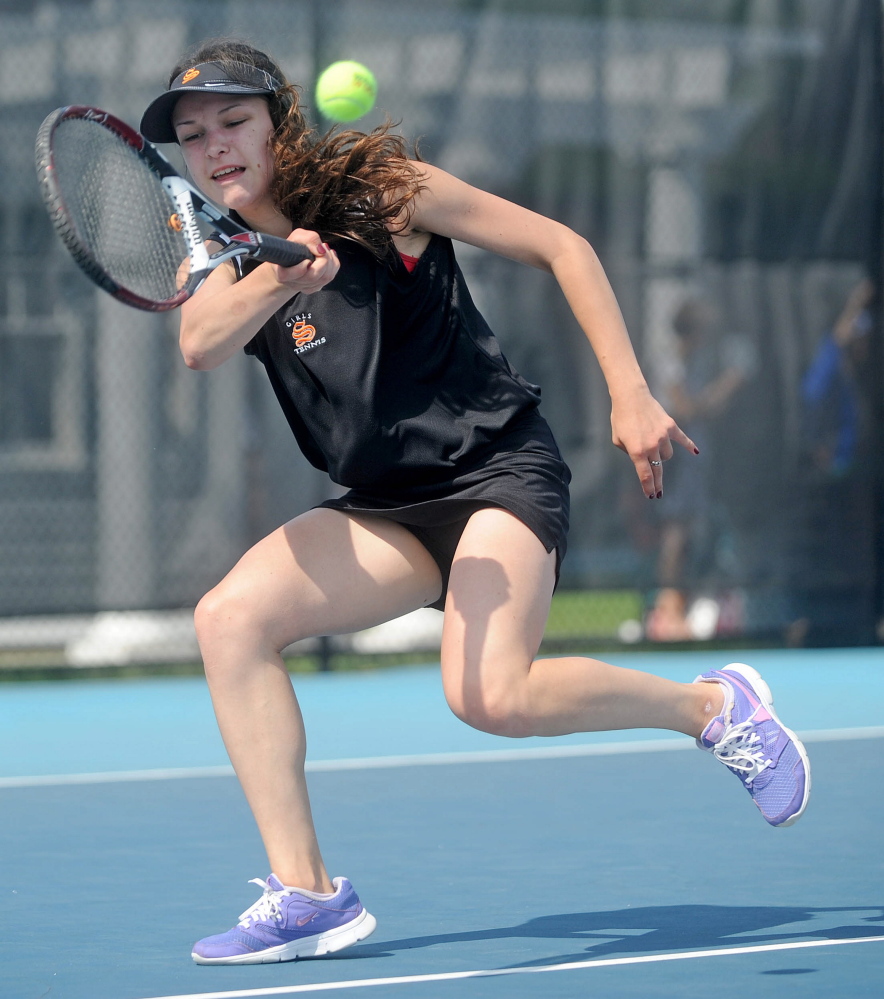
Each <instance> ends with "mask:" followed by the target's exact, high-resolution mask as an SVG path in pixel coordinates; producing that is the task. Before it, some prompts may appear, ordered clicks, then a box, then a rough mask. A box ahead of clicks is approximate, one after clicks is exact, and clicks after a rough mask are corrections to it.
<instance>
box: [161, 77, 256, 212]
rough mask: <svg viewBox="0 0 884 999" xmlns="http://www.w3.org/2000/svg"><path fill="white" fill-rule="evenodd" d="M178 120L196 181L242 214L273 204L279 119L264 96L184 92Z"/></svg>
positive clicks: (178, 130)
mask: <svg viewBox="0 0 884 999" xmlns="http://www.w3.org/2000/svg"><path fill="white" fill-rule="evenodd" d="M172 124H173V125H174V128H175V134H176V135H177V136H178V142H179V143H180V145H181V151H182V153H183V154H184V160H185V162H186V163H187V168H188V170H189V171H190V174H191V176H192V178H193V182H194V183H195V184H196V186H197V187H198V188H199V189H200V190H201V191H202V192H203V193H204V194H205V195H207V196H208V197H209V198H211V199H212V200H213V201H216V202H218V203H219V204H222V205H224V206H225V207H226V208H231V209H234V210H235V211H238V212H240V213H242V214H246V215H255V214H256V213H258V214H260V213H261V212H262V211H263V210H265V209H266V208H268V207H269V206H270V197H269V187H270V179H271V176H272V174H273V158H272V156H271V152H270V137H271V135H272V134H273V131H274V128H273V122H272V121H271V120H270V111H269V109H268V107H267V102H266V101H265V100H264V98H263V97H248V96H242V95H240V94H184V95H183V96H182V97H181V98H180V99H179V101H178V102H177V104H176V105H175V109H174V112H173V114H172Z"/></svg>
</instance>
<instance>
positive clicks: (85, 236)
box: [53, 118, 188, 302]
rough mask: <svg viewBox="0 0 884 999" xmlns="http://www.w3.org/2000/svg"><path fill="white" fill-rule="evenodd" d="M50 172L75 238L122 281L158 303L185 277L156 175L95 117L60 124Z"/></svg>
mask: <svg viewBox="0 0 884 999" xmlns="http://www.w3.org/2000/svg"><path fill="white" fill-rule="evenodd" d="M53 170H54V173H55V181H56V184H57V185H58V187H59V190H60V193H61V196H62V200H63V202H64V205H65V208H66V211H67V214H68V217H69V220H70V222H71V223H72V225H73V227H74V230H75V236H76V239H77V241H78V242H79V243H81V244H82V246H83V247H84V248H85V249H86V251H87V252H88V253H89V254H90V255H91V257H92V259H93V260H94V261H95V263H96V264H97V265H98V266H99V267H100V268H101V269H102V270H103V271H104V272H105V273H106V274H107V275H108V277H110V279H111V280H112V281H113V282H115V283H116V284H118V285H120V286H121V287H123V288H125V289H127V290H128V291H130V292H133V293H134V294H136V295H139V296H140V297H142V298H145V299H150V300H153V301H156V302H163V301H166V300H168V299H171V298H172V297H173V296H174V295H175V294H176V292H177V291H178V289H179V288H180V287H181V285H183V283H184V281H185V280H186V276H187V274H186V267H185V268H184V269H183V272H184V273H183V275H181V274H180V273H179V272H181V271H182V264H183V263H184V262H185V261H186V259H187V256H188V249H187V243H186V241H185V239H184V237H183V235H182V234H181V232H180V231H178V230H177V229H176V224H177V217H176V216H174V212H173V207H172V203H171V201H170V200H169V197H168V195H167V194H166V192H165V190H164V189H163V187H162V182H161V180H160V178H159V177H158V176H157V175H156V174H155V173H154V172H153V170H151V169H150V167H149V166H148V165H147V163H145V162H144V161H143V160H142V159H141V157H140V156H139V155H138V153H137V152H136V151H135V150H134V149H132V148H131V147H130V146H129V145H128V144H126V143H125V142H122V141H121V140H120V139H119V138H118V137H117V136H116V135H115V134H114V133H113V132H111V131H109V130H108V129H106V128H105V127H104V126H103V125H101V124H100V123H98V122H94V121H90V120H87V119H82V118H74V119H70V120H65V121H62V122H59V124H58V126H57V129H56V134H55V137H54V141H53Z"/></svg>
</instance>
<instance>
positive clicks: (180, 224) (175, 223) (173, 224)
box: [167, 212, 184, 232]
mask: <svg viewBox="0 0 884 999" xmlns="http://www.w3.org/2000/svg"><path fill="white" fill-rule="evenodd" d="M167 224H168V226H169V228H170V229H174V230H175V232H183V230H184V220H183V219H182V218H181V216H180V215H179V214H178V212H175V214H174V215H170V216H169V221H168V223H167Z"/></svg>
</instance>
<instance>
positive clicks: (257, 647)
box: [193, 579, 288, 665]
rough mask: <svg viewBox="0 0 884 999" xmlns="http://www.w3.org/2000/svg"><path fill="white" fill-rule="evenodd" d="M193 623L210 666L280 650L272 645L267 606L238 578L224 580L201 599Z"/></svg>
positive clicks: (205, 658)
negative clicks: (262, 604)
mask: <svg viewBox="0 0 884 999" xmlns="http://www.w3.org/2000/svg"><path fill="white" fill-rule="evenodd" d="M193 623H194V628H195V630H196V637H197V641H198V643H199V647H200V650H201V651H202V653H203V658H204V660H205V662H206V664H207V665H209V663H210V662H215V661H218V660H223V661H233V660H235V659H237V658H240V659H242V658H248V657H249V656H250V655H251V654H252V653H255V652H258V651H260V652H265V653H272V652H274V651H281V650H280V649H273V648H271V646H272V645H273V634H272V629H271V622H270V621H269V620H267V615H266V608H262V607H261V606H259V605H257V604H256V602H255V601H254V600H253V599H252V598H251V597H250V595H249V592H248V589H247V588H245V589H244V588H243V587H241V586H239V585H238V584H237V583H236V581H235V580H229V579H228V580H222V582H221V583H219V584H218V585H217V586H216V587H215V588H214V589H212V590H210V591H209V592H208V593H207V594H206V595H205V596H204V597H203V598H202V599H201V600H200V602H199V603H198V604H197V606H196V610H195V611H194V616H193ZM285 644H288V643H285Z"/></svg>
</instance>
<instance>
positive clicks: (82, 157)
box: [36, 106, 313, 312]
mask: <svg viewBox="0 0 884 999" xmlns="http://www.w3.org/2000/svg"><path fill="white" fill-rule="evenodd" d="M36 158H37V176H38V179H39V182H40V190H41V193H42V195H43V200H44V201H45V203H46V208H47V211H48V212H49V216H50V218H51V219H52V222H53V224H54V225H55V228H56V230H57V232H58V234H59V236H61V238H62V240H63V241H64V244H65V246H67V248H68V250H69V251H70V252H71V255H72V256H73V258H74V260H75V261H76V262H77V263H78V264H79V266H80V267H81V268H82V270H83V271H85V273H86V274H87V275H88V276H89V277H90V278H91V279H92V280H93V281H94V282H95V283H96V284H97V285H98V286H99V287H100V288H103V289H104V290H105V291H107V292H109V293H110V294H111V295H113V296H114V298H116V299H119V301H121V302H125V303H126V305H131V306H134V307H135V308H137V309H146V310H148V311H150V312H163V311H165V310H167V309H175V308H177V307H178V306H179V305H181V304H183V303H184V302H186V301H187V299H188V298H190V297H191V296H192V295H193V294H194V292H196V290H197V289H198V288H199V287H200V285H202V283H203V282H204V281H205V280H206V278H207V277H208V276H209V274H211V272H212V271H213V270H214V269H215V268H216V267H218V266H219V265H220V264H223V263H224V262H225V261H227V260H231V259H233V258H234V257H251V258H252V259H254V260H260V261H267V262H269V263H273V264H280V265H281V266H283V267H292V266H294V265H295V264H297V263H300V262H301V261H302V260H311V259H312V258H313V255H312V254H311V253H310V251H309V250H308V249H307V248H306V247H304V246H301V245H300V244H299V243H293V242H290V241H289V240H285V239H280V238H279V237H278V236H269V235H267V234H265V233H260V232H249V231H248V230H247V229H244V228H243V227H242V226H239V225H237V224H236V223H235V222H234V221H233V220H232V219H230V218H229V217H228V216H227V215H225V214H224V213H223V212H221V211H220V210H219V209H218V208H216V207H215V206H214V205H213V204H211V203H210V202H208V201H206V200H205V198H203V196H202V195H201V194H200V193H199V191H197V189H196V188H195V187H193V186H192V185H191V184H189V183H188V182H187V181H186V180H184V178H183V177H181V176H179V174H178V173H177V172H176V171H175V169H174V168H173V166H172V164H171V163H170V162H169V161H168V160H167V159H166V158H165V156H163V155H162V153H160V152H159V151H158V150H157V149H156V148H155V147H154V146H153V145H151V143H150V142H148V141H147V139H145V138H144V136H142V135H140V134H139V133H138V132H136V131H135V129H133V128H131V127H130V126H129V125H127V124H126V123H125V122H123V121H120V119H119V118H115V117H114V116H113V115H111V114H108V112H107V111H102V110H100V109H99V108H93V107H82V106H73V107H64V108H59V109H58V110H56V111H53V112H52V114H50V115H49V116H48V117H47V118H46V120H45V121H44V122H43V124H42V125H41V126H40V130H39V132H38V133H37V147H36ZM201 222H202V223H207V224H208V225H210V226H212V227H213V228H214V229H215V230H217V231H220V232H222V233H224V234H225V235H226V236H227V237H229V240H230V242H229V243H227V244H226V245H225V246H224V248H223V249H221V250H218V251H217V252H215V253H211V254H210V253H209V251H208V249H207V248H206V244H205V242H204V238H203V235H202V230H201V227H200V223H201Z"/></svg>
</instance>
